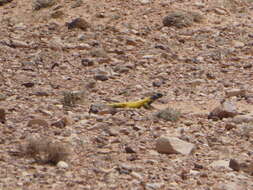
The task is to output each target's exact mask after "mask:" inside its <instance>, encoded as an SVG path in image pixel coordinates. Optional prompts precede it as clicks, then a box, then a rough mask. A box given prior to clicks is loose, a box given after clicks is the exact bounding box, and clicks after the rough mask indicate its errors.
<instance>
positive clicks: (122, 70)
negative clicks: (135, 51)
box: [113, 65, 130, 73]
mask: <svg viewBox="0 0 253 190" xmlns="http://www.w3.org/2000/svg"><path fill="white" fill-rule="evenodd" d="M129 70H130V69H129V68H128V67H126V66H121V65H118V66H116V67H115V68H114V69H113V71H114V72H117V73H128V72H129Z"/></svg>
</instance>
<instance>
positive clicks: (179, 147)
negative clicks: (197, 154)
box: [156, 136, 195, 155]
mask: <svg viewBox="0 0 253 190" xmlns="http://www.w3.org/2000/svg"><path fill="white" fill-rule="evenodd" d="M194 149H195V145H194V144H192V143H188V142H185V141H182V140H180V139H179V138H176V137H170V136H161V137H160V138H158V139H157V141H156V150H157V151H158V152H159V153H167V154H176V153H180V154H184V155H188V154H190V153H192V151H193V150H194Z"/></svg>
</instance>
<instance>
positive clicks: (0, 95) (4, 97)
mask: <svg viewBox="0 0 253 190" xmlns="http://www.w3.org/2000/svg"><path fill="white" fill-rule="evenodd" d="M6 98H7V96H6V95H4V94H0V102H1V101H4V100H6Z"/></svg>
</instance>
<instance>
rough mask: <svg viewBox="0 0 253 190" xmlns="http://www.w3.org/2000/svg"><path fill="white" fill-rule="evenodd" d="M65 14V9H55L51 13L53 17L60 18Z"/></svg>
mask: <svg viewBox="0 0 253 190" xmlns="http://www.w3.org/2000/svg"><path fill="white" fill-rule="evenodd" d="M63 15H64V13H63V11H61V10H56V11H53V12H52V13H51V17H52V18H60V17H62V16H63Z"/></svg>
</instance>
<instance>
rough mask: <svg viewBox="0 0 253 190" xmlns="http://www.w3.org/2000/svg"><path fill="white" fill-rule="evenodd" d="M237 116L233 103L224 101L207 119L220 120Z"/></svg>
mask: <svg viewBox="0 0 253 190" xmlns="http://www.w3.org/2000/svg"><path fill="white" fill-rule="evenodd" d="M237 114H238V112H237V110H236V107H235V105H234V104H233V103H231V102H228V101H224V102H222V103H221V105H220V106H218V107H216V108H214V110H212V111H211V112H210V114H209V115H208V119H222V118H229V117H234V116H236V115H237Z"/></svg>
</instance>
